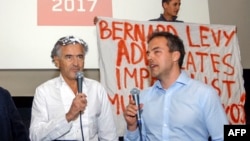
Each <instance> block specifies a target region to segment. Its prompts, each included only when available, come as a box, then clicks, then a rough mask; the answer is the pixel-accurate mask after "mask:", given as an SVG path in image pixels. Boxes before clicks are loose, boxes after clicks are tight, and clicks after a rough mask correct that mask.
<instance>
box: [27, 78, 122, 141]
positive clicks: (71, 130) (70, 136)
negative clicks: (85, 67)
mask: <svg viewBox="0 0 250 141" xmlns="http://www.w3.org/2000/svg"><path fill="white" fill-rule="evenodd" d="M82 88H83V93H85V94H86V95H87V101H88V104H87V107H86V109H85V111H84V112H83V113H82V128H83V134H84V141H98V139H99V141H117V140H118V137H117V133H116V126H115V122H114V117H113V112H112V109H111V103H110V101H109V99H108V95H107V92H106V90H105V89H104V87H103V86H102V85H101V84H100V83H99V82H97V81H95V80H92V79H88V78H84V82H83V85H82ZM74 97H75V94H74V93H73V91H72V90H71V89H70V87H69V86H68V85H67V84H66V82H65V81H64V79H63V78H62V76H59V77H56V78H54V79H51V80H48V81H47V82H45V83H43V84H41V85H40V86H38V87H37V88H36V93H35V95H34V100H33V105H32V113H31V123H30V139H31V140H32V141H51V140H55V139H56V140H82V134H81V126H80V116H78V118H77V119H75V120H74V121H71V122H68V121H67V120H66V113H67V112H68V111H69V109H70V106H71V103H72V101H73V99H74Z"/></svg>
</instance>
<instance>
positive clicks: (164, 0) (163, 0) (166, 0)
mask: <svg viewBox="0 0 250 141" xmlns="http://www.w3.org/2000/svg"><path fill="white" fill-rule="evenodd" d="M170 1H171V0H162V1H161V5H162V6H163V3H164V2H166V3H169V2H170Z"/></svg>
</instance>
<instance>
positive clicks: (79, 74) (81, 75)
mask: <svg viewBox="0 0 250 141" xmlns="http://www.w3.org/2000/svg"><path fill="white" fill-rule="evenodd" d="M83 76H84V75H83V72H82V71H78V72H77V73H76V79H79V78H83Z"/></svg>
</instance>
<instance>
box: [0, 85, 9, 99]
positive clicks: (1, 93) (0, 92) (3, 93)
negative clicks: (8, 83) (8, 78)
mask: <svg viewBox="0 0 250 141" xmlns="http://www.w3.org/2000/svg"><path fill="white" fill-rule="evenodd" d="M10 97H11V94H10V92H9V91H8V90H7V89H5V88H2V87H0V99H6V98H10Z"/></svg>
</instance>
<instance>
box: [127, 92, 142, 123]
mask: <svg viewBox="0 0 250 141" xmlns="http://www.w3.org/2000/svg"><path fill="white" fill-rule="evenodd" d="M130 93H131V94H132V96H133V100H134V101H135V105H136V106H137V107H138V109H137V112H136V117H137V123H138V124H140V123H141V113H140V98H139V94H140V90H138V89H137V88H133V89H132V90H131V91H130Z"/></svg>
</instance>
